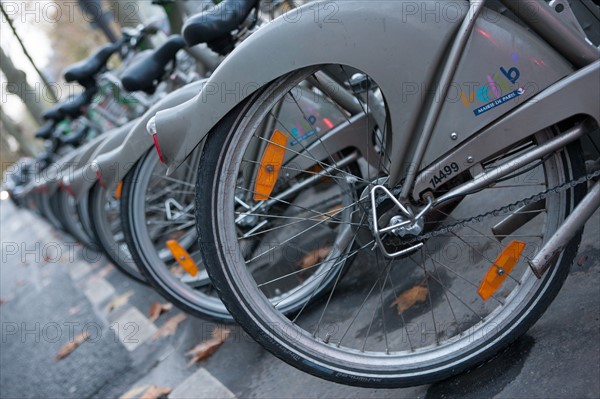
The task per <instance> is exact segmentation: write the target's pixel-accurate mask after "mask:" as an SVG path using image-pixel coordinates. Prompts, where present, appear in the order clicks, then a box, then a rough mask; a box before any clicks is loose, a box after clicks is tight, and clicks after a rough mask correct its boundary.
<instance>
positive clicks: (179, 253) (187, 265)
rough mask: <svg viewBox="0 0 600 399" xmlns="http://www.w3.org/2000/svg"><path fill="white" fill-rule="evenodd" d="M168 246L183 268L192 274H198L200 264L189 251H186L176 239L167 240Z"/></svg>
mask: <svg viewBox="0 0 600 399" xmlns="http://www.w3.org/2000/svg"><path fill="white" fill-rule="evenodd" d="M167 248H169V250H170V251H171V253H172V254H173V257H174V258H175V260H176V261H177V263H179V266H181V267H182V268H183V270H185V271H186V272H188V273H189V274H190V275H192V276H195V275H196V274H198V266H197V265H196V262H194V259H192V257H191V256H190V254H189V253H188V251H186V250H185V249H184V248H183V247H182V246H181V245H179V243H178V242H177V241H175V240H169V241H167Z"/></svg>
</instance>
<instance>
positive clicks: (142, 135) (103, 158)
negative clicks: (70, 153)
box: [88, 80, 205, 189]
mask: <svg viewBox="0 0 600 399" xmlns="http://www.w3.org/2000/svg"><path fill="white" fill-rule="evenodd" d="M204 83H205V80H200V81H197V82H193V83H190V84H189V85H187V86H185V87H182V88H181V89H178V90H176V91H174V92H172V93H170V94H169V95H167V96H166V97H164V98H163V99H162V100H160V101H159V102H157V103H156V104H154V106H152V107H151V108H150V109H149V110H148V111H147V112H146V113H145V114H144V115H143V116H142V117H141V118H140V119H139V120H138V121H137V123H136V124H135V126H134V127H133V128H132V129H131V131H130V132H129V134H128V135H127V137H126V138H125V140H123V142H122V143H121V145H119V146H118V147H116V148H114V149H112V150H111V151H103V152H102V153H101V154H98V155H97V156H96V157H94V158H93V159H94V161H93V165H94V166H93V168H94V170H98V171H99V172H100V173H99V174H100V176H101V179H102V184H103V185H104V186H105V187H107V188H110V189H113V188H115V187H116V186H117V184H118V183H119V181H121V180H122V179H123V177H125V175H126V174H127V173H128V172H129V170H130V169H131V168H133V166H134V165H135V163H136V162H137V161H138V160H139V159H140V158H141V157H142V156H144V154H146V152H148V150H149V149H150V148H152V145H153V142H152V139H151V138H150V137H148V134H147V132H146V124H147V123H148V121H149V120H150V118H151V117H152V116H154V115H155V114H156V112H158V111H160V110H163V109H168V108H171V107H174V106H176V105H179V104H182V103H184V102H185V101H188V100H189V99H191V98H193V97H194V96H195V95H196V94H198V92H199V91H200V90H201V89H202V87H203V86H204ZM88 174H89V173H88ZM92 174H93V177H92V179H94V181H93V182H95V181H96V180H95V179H96V174H95V173H92ZM88 177H89V176H88ZM92 184H93V183H92Z"/></svg>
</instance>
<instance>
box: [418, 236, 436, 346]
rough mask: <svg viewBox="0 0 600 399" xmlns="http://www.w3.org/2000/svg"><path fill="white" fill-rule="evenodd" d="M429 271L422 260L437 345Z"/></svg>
mask: <svg viewBox="0 0 600 399" xmlns="http://www.w3.org/2000/svg"><path fill="white" fill-rule="evenodd" d="M421 258H423V247H421ZM429 276H430V274H429V272H428V271H427V267H426V264H425V262H423V278H424V280H425V284H427V298H429V309H431V320H432V321H433V331H434V332H435V343H436V344H437V345H439V344H440V338H439V335H438V331H437V325H436V322H435V313H434V312H433V301H432V300H431V287H429Z"/></svg>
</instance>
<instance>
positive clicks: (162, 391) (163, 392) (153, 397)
mask: <svg viewBox="0 0 600 399" xmlns="http://www.w3.org/2000/svg"><path fill="white" fill-rule="evenodd" d="M171 391H172V389H171V388H169V387H157V386H156V385H152V386H151V387H150V388H148V390H147V391H146V392H144V393H143V394H142V396H140V399H159V398H166V397H167V395H168V394H170V393H171Z"/></svg>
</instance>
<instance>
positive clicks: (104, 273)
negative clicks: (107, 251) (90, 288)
mask: <svg viewBox="0 0 600 399" xmlns="http://www.w3.org/2000/svg"><path fill="white" fill-rule="evenodd" d="M112 269H114V266H113V265H112V264H111V263H109V264H108V265H106V266H104V267H103V268H102V269H100V271H99V272H98V273H96V274H95V275H93V276H92V277H91V278H90V280H89V283H93V282H94V281H96V280H100V279H101V278H104V277H106V276H108V273H110V272H111V271H112Z"/></svg>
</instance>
